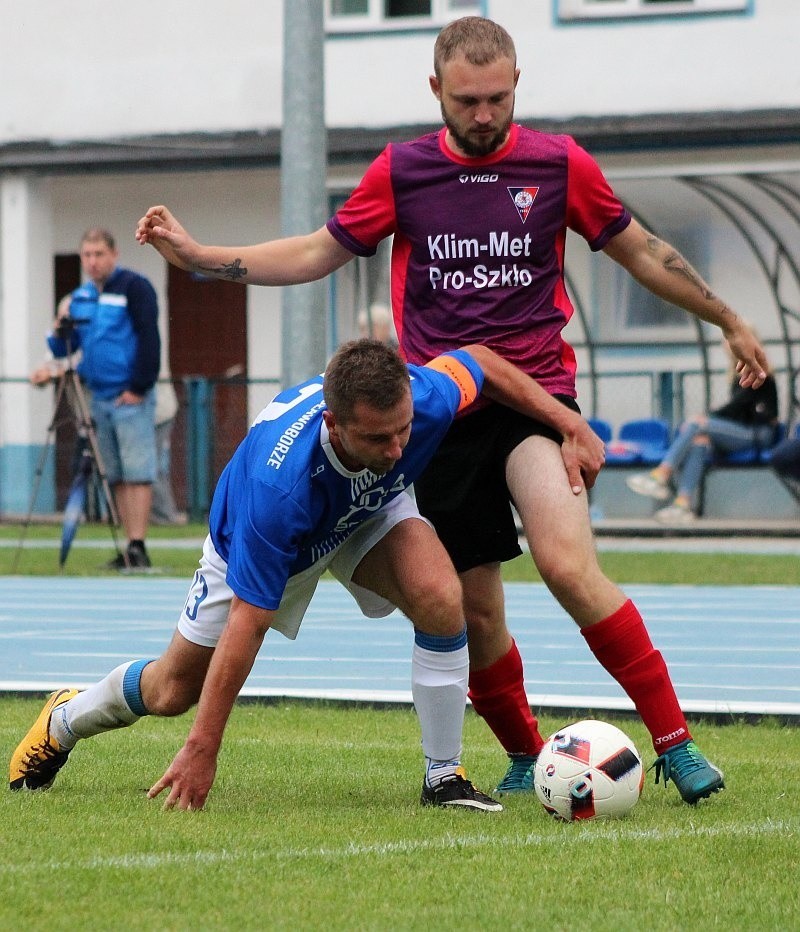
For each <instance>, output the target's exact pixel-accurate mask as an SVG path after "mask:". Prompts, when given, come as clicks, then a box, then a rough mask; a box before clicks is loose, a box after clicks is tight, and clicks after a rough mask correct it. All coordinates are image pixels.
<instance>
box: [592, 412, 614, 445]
mask: <svg viewBox="0 0 800 932" xmlns="http://www.w3.org/2000/svg"><path fill="white" fill-rule="evenodd" d="M586 423H587V424H588V425H589V427H591V428H592V430H593V431H594V432H595V433H596V434H597V436H598V437H599V438H600V439H601V440H602V441H603V443H608V442H609V441H610V440H611V438H612V437H613V436H614V433H613V431H612V430H611V424H609V422H608V421H604V420H603V418H601V417H587V418H586Z"/></svg>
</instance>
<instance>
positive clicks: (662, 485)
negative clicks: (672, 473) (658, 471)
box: [625, 472, 670, 502]
mask: <svg viewBox="0 0 800 932" xmlns="http://www.w3.org/2000/svg"><path fill="white" fill-rule="evenodd" d="M625 485H627V486H628V488H629V489H630V490H631V492H636V494H637V495H646V496H647V497H648V498H655V499H658V501H660V502H665V501H666V500H667V499H668V498H669V496H670V487H669V483H667V482H661V481H660V480H658V479H656V477H655V476H653V475H651V474H650V473H649V472H638V473H634V475H632V476H628V478H627V479H626V480H625Z"/></svg>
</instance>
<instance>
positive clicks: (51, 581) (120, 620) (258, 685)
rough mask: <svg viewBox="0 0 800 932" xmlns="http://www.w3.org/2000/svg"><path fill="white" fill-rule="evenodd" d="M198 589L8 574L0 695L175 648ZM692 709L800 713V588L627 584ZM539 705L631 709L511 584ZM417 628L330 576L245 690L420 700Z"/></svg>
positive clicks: (68, 681)
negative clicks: (366, 610) (414, 651)
mask: <svg viewBox="0 0 800 932" xmlns="http://www.w3.org/2000/svg"><path fill="white" fill-rule="evenodd" d="M187 589H188V584H187V582H186V581H184V580H181V579H172V578H170V579H159V578H153V577H136V578H134V577H127V578H119V577H114V578H109V579H85V578H75V577H72V578H61V577H54V578H42V577H13V576H12V577H2V578H0V691H3V692H9V691H11V692H42V691H45V690H50V689H54V688H56V687H59V686H76V687H79V688H81V687H85V686H87V685H89V684H90V683H93V682H95V681H96V680H97V679H99V678H101V677H102V676H103V675H105V673H107V672H108V671H109V670H110V669H112V668H113V667H115V666H116V665H117V664H119V663H122V662H124V661H125V660H130V659H134V658H140V657H155V656H158V654H159V653H161V651H162V650H163V648H164V646H165V645H166V644H167V642H168V640H169V638H170V636H171V634H172V631H173V629H174V626H175V623H176V621H177V617H178V612H179V611H180V608H181V606H182V605H183V601H184V599H185V597H186V592H187ZM626 591H627V592H628V594H629V595H630V596H631V597H632V598H633V599H634V600H635V601H636V602H637V604H638V606H639V608H640V609H641V610H642V612H643V614H644V616H645V618H646V620H647V624H648V628H649V630H650V633H651V635H652V637H653V640H654V642H655V643H656V645H657V646H658V647H659V648H660V650H661V651H662V653H663V654H664V656H665V657H666V659H667V663H668V664H669V667H670V671H671V673H672V678H673V681H674V682H675V687H676V690H677V693H678V696H679V698H680V700H681V703H682V705H683V707H684V709H685V711H687V712H690V713H691V712H695V713H713V714H725V713H731V714H743V713H745V714H751V713H752V714H757V715H758V714H774V715H778V716H789V717H794V716H800V590H798V589H797V588H793V587H781V586H741V587H736V586H730V587H714V586H680V585H676V586H627V587H626ZM506 597H507V611H508V618H509V626H510V628H511V630H512V632H513V633H514V636H515V637H516V640H517V643H518V644H519V647H520V650H521V652H522V656H523V658H524V660H525V675H526V679H525V687H526V690H527V693H528V697H529V700H530V702H531V704H532V705H533V706H534V708H537V709H542V708H569V709H590V710H628V709H631V708H632V707H631V704H630V701H629V700H628V699H627V697H626V696H625V695H624V693H622V691H621V690H620V688H619V687H618V686H617V684H616V683H615V682H614V680H612V679H611V678H610V677H609V676H608V674H606V672H605V671H604V670H603V669H602V668H601V667H600V665H599V664H598V663H597V662H596V661H595V660H594V658H593V657H592V656H591V655H590V654H589V652H588V648H587V647H586V645H585V642H584V641H583V638H582V637H581V636H580V634H579V633H578V630H577V628H576V627H575V625H574V624H573V623H572V622H571V621H570V619H569V618H568V617H567V615H566V614H565V613H564V611H563V610H562V609H561V608H560V607H559V606H558V605H557V604H556V603H555V601H554V600H553V598H552V596H551V595H550V594H549V593H548V591H547V590H546V588H545V587H544V586H542V585H537V584H529V583H510V584H507V585H506ZM410 648H411V628H410V625H409V624H408V622H407V621H406V620H405V619H404V618H403V617H402V616H401V615H400V614H399V613H397V612H395V613H394V614H393V615H391V616H390V617H389V618H386V619H382V620H377V621H372V620H368V619H365V618H362V617H361V615H360V614H359V612H358V610H357V608H356V607H355V603H354V602H352V600H351V599H350V596H349V595H348V594H347V593H346V592H345V591H344V590H343V589H342V588H341V587H340V586H339V585H338V584H337V583H335V582H331V581H326V580H324V581H322V582H321V583H320V586H319V589H318V590H317V593H316V595H315V597H314V600H313V602H312V605H311V608H310V610H309V612H308V614H307V616H306V619H305V621H304V622H303V626H302V628H301V629H300V634H299V635H298V638H297V640H296V641H294V642H292V641H288V640H286V639H285V638H284V637H282V636H281V635H280V634H277V633H276V632H270V633H269V634H268V636H267V638H266V641H265V643H264V646H263V647H262V650H261V653H260V655H259V657H258V659H257V661H256V664H255V666H254V668H253V671H252V673H251V675H250V677H249V679H248V680H247V683H246V685H245V688H244V690H243V695H248V696H270V697H274V696H287V697H308V698H327V699H346V700H355V701H370V702H401V703H410V702H411V693H410V687H409V683H410Z"/></svg>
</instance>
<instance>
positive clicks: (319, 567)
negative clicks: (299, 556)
mask: <svg viewBox="0 0 800 932" xmlns="http://www.w3.org/2000/svg"><path fill="white" fill-rule="evenodd" d="M408 518H417V519H418V520H420V521H425V523H426V524H427V523H429V522H427V521H426V519H425V518H423V517H422V516H421V515H420V513H419V511H417V506H416V503H415V502H414V500H413V499H412V498H411V496H410V495H408V494H405V493H404V494H402V495H398V496H397V498H394V499H392V501H391V502H389V504H388V505H387V506H386V507H385V508H382V509H381V510H380V511H379V512H378V513H377V514H376V515H375V516H374V517H372V518H369V520H367V521H365V522H364V523H363V524H362V525H361V526H360V527H359V528H358V529H357V530H355V531H354V532H353V533H352V534H351V535H350V536H349V537H348V538H347V540H346V541H345V542H344V543H343V544H342V545H341V546H339V547H337V548H336V549H335V550H333V551H331V552H330V553H329V554H326V556H324V557H323V558H322V559H321V560H318V561H317V562H316V563H314V564H313V565H312V566H309V567H308V569H306V570H303V572H302V573H298V574H297V575H296V576H292V577H290V579H289V581H288V582H287V584H286V589H285V590H284V592H283V598H282V599H281V604H280V605H279V606H278V610H277V612H276V614H275V620H274V621H273V622H272V627H273V628H275V629H276V630H277V631H280V633H281V634H283V635H285V636H286V637H287V638H290V639H291V640H294V639H295V638H296V637H297V632H298V631H299V630H300V624H301V623H302V621H303V616H304V615H305V613H306V609H307V608H308V605H309V603H310V602H311V598H312V596H313V595H314V591H315V590H316V588H317V582H318V581H319V578H320V576H322V574H323V573H324V572H325V571H326V570H330V571H331V573H332V574H333V575H334V576H335V577H336V579H338V580H339V582H340V583H341V584H342V585H343V586H344V587H345V589H347V590H348V591H349V592H350V593H351V595H352V596H353V598H354V599H355V600H356V602H357V603H358V607H359V608H360V609H361V612H362V614H363V615H366V617H367V618H383V617H384V616H385V615H389V614H391V612H393V611H394V609H395V606H394V605H392V603H391V602H389V600H388V599H384V598H383V597H382V596H379V595H377V594H376V593H374V592H372V591H371V590H370V589H364V588H363V587H362V586H359V585H356V583H354V582H353V579H352V577H353V573H354V572H355V570H356V567H357V566H358V564H359V563H360V562H361V560H362V559H363V558H364V556H365V555H366V554H367V553H369V551H370V550H372V548H373V547H374V546H375V544H377V543H378V541H379V540H381V539H382V538H383V537H385V536H386V534H388V533H389V531H391V529H392V528H393V527H394V526H395V525H396V524H399V523H400V522H401V521H405V520H407V519H408ZM227 569H228V565H227V563H225V561H224V560H223V559H222V557H220V555H219V554H218V553H217V551H216V550H215V548H214V544H213V543H212V542H211V537H210V536H208V537H206V539H205V543H204V544H203V556H202V557H201V559H200V569H199V570H197V572H196V573H195V574H194V580H193V581H192V585H191V588H190V589H189V595H188V598H187V599H186V604H185V605H184V607H183V611H182V612H181V615H180V618H179V619H178V631H180V633H181V634H182V635H183V636H184V637H185V638H186V640H187V641H191V642H192V644H199V645H200V646H201V647H216V644H217V641H218V640H219V639H220V636H221V634H222V631H223V629H224V628H225V625H226V623H227V621H228V611H229V609H230V605H231V600H232V599H233V591H232V590H231V588H230V586H229V585H228V583H227V582H226V580H225V575H226V572H227Z"/></svg>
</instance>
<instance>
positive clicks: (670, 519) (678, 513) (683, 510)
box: [653, 502, 697, 524]
mask: <svg viewBox="0 0 800 932" xmlns="http://www.w3.org/2000/svg"><path fill="white" fill-rule="evenodd" d="M653 517H654V518H655V519H656V521H660V522H661V523H662V524H691V523H692V521H694V520H695V518H696V517H697V515H695V513H694V512H693V511H692V509H691V508H688V507H687V506H686V505H679V504H677V503H674V502H673V504H672V505H667V507H666V508H659V510H658V511H657V512H656V513H655V514H654V515H653Z"/></svg>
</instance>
